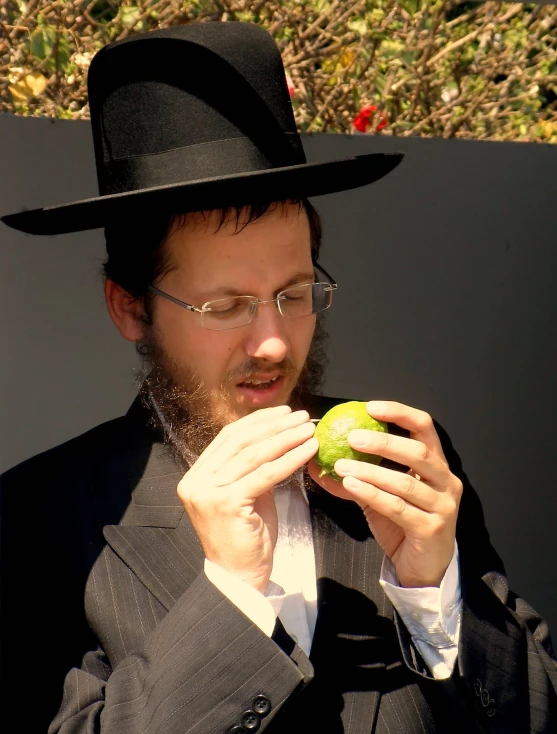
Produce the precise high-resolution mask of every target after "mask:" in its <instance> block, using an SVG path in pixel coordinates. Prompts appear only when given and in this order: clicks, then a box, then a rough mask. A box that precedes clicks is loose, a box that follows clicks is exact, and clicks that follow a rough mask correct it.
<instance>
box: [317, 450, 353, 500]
mask: <svg viewBox="0 0 557 734" xmlns="http://www.w3.org/2000/svg"><path fill="white" fill-rule="evenodd" d="M320 472H321V469H320V467H319V466H318V465H317V464H316V463H315V461H314V460H313V459H312V460H311V461H310V462H309V464H308V474H309V475H310V477H311V478H312V479H313V481H314V482H315V483H316V484H318V485H319V486H320V487H322V488H323V489H324V490H326V491H327V492H329V494H332V495H334V496H335V497H340V498H341V499H343V500H351V501H352V502H353V501H354V497H353V495H352V494H351V493H350V492H348V491H347V490H346V489H344V487H343V486H342V482H341V481H340V482H339V481H337V480H335V479H333V478H332V477H331V476H328V475H326V474H324V475H323V476H322V477H320V476H319V474H320Z"/></svg>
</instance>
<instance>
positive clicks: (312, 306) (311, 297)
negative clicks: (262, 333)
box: [201, 283, 333, 331]
mask: <svg viewBox="0 0 557 734" xmlns="http://www.w3.org/2000/svg"><path fill="white" fill-rule="evenodd" d="M332 298H333V288H332V287H331V284H330V283H308V284H304V285H298V286H294V287H292V288H286V289H285V290H284V291H281V293H279V295H278V296H277V301H276V303H277V306H278V309H279V311H280V313H281V314H282V315H283V316H284V317H285V318H287V319H295V318H300V317H301V316H310V315H311V314H316V313H320V312H321V311H325V310H326V309H327V308H329V306H330V305H331V302H332ZM257 306H258V301H257V299H256V298H253V296H234V297H231V298H220V299H218V300H216V301H210V302H209V303H206V304H205V307H204V309H203V311H202V313H201V323H202V324H203V326H204V327H205V328H206V329H211V330H213V331H220V330H222V329H236V328H238V327H240V326H247V325H248V324H250V323H251V322H252V320H253V318H254V316H255V312H256V310H257Z"/></svg>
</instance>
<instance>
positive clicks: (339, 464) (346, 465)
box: [335, 459, 352, 475]
mask: <svg viewBox="0 0 557 734" xmlns="http://www.w3.org/2000/svg"><path fill="white" fill-rule="evenodd" d="M351 467H352V464H351V462H350V461H349V460H348V459H339V460H338V461H336V462H335V471H336V473H337V474H338V475H340V474H345V473H347V472H349V471H350V469H351Z"/></svg>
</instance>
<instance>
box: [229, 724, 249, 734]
mask: <svg viewBox="0 0 557 734" xmlns="http://www.w3.org/2000/svg"><path fill="white" fill-rule="evenodd" d="M228 734H248V733H247V731H246V730H245V729H244V727H243V726H238V725H236V726H232V727H231V728H230V729H229V730H228Z"/></svg>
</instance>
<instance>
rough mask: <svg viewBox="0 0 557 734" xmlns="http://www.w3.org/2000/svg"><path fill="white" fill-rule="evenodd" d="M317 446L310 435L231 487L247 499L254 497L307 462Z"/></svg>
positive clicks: (317, 442) (266, 490)
mask: <svg viewBox="0 0 557 734" xmlns="http://www.w3.org/2000/svg"><path fill="white" fill-rule="evenodd" d="M318 448H319V441H318V440H317V439H316V438H314V437H312V438H310V439H308V440H307V441H305V443H303V444H301V445H300V446H296V447H295V448H293V449H291V450H290V451H288V452H287V453H286V454H284V456H280V457H279V458H278V459H275V460H274V461H269V462H267V463H266V464H262V465H261V466H260V467H258V468H257V469H256V470H255V471H253V472H251V474H248V475H247V476H245V477H243V478H242V479H240V480H239V481H237V482H235V483H234V484H233V485H232V488H233V490H234V492H237V493H239V494H240V495H242V496H243V497H244V498H245V499H246V500H248V501H249V500H253V499H256V498H257V497H259V496H260V495H262V494H264V493H265V492H268V491H269V490H270V489H272V488H273V487H274V486H275V484H278V483H279V482H282V481H284V480H285V479H287V478H288V477H289V476H290V475H291V474H294V472H295V471H296V470H297V469H300V468H301V467H302V466H304V464H307V462H308V461H309V460H310V459H311V457H312V456H315V454H316V453H317V449H318Z"/></svg>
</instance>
